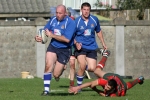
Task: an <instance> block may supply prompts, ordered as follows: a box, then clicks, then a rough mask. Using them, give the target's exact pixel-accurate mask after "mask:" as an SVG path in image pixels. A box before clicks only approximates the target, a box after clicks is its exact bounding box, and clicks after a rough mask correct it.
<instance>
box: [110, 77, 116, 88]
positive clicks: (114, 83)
mask: <svg viewBox="0 0 150 100" xmlns="http://www.w3.org/2000/svg"><path fill="white" fill-rule="evenodd" d="M108 85H110V86H111V87H112V88H116V87H117V82H116V81H115V80H114V79H110V80H109V81H108Z"/></svg>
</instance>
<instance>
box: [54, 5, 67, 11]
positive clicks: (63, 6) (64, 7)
mask: <svg viewBox="0 0 150 100" xmlns="http://www.w3.org/2000/svg"><path fill="white" fill-rule="evenodd" d="M58 7H62V8H63V9H64V11H65V12H66V6H65V5H62V4H60V5H58V6H57V7H56V9H57V8H58Z"/></svg>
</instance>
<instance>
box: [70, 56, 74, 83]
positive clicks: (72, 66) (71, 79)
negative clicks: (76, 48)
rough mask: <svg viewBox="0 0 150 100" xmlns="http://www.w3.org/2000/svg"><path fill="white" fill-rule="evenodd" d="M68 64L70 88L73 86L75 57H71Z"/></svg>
mask: <svg viewBox="0 0 150 100" xmlns="http://www.w3.org/2000/svg"><path fill="white" fill-rule="evenodd" d="M69 64H70V86H74V75H75V57H74V56H71V57H70V60H69Z"/></svg>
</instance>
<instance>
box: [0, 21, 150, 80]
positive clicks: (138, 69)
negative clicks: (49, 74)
mask: <svg viewBox="0 0 150 100" xmlns="http://www.w3.org/2000/svg"><path fill="white" fill-rule="evenodd" d="M45 24H46V21H45V20H44V19H42V18H37V19H36V20H35V21H33V22H23V21H17V22H14V21H8V22H5V21H1V22H0V36H1V37H0V78H16V77H21V72H22V71H29V72H30V73H31V74H32V75H34V76H37V77H42V75H43V71H44V65H45V60H44V59H45V51H46V48H47V46H48V43H49V42H47V43H46V45H43V44H40V43H37V42H35V40H34V36H35V35H36V33H37V31H38V29H39V28H41V27H43V26H44V25H45ZM100 24H101V28H102V31H103V35H104V39H105V42H106V44H107V47H108V49H110V51H111V56H110V57H109V58H108V61H107V63H106V67H105V69H104V70H105V71H106V72H114V73H118V74H120V75H123V76H133V78H136V77H138V76H140V75H143V76H144V77H145V78H147V79H150V75H149V72H150V67H149V65H150V53H149V49H150V46H149V44H150V41H149V38H150V33H149V29H150V21H126V20H124V19H122V18H116V19H114V20H113V21H112V22H100ZM49 41H50V40H49ZM97 42H98V44H99V47H101V43H100V41H99V40H98V39H97ZM100 58H101V55H99V54H98V61H99V60H100ZM68 73H69V66H68V68H67V70H66V71H65V72H64V74H63V75H62V76H61V77H68V76H69V75H68Z"/></svg>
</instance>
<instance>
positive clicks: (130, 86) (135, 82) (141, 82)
mask: <svg viewBox="0 0 150 100" xmlns="http://www.w3.org/2000/svg"><path fill="white" fill-rule="evenodd" d="M143 82H144V77H143V76H140V77H139V78H137V79H135V80H133V81H129V82H127V83H126V85H127V89H128V90H129V89H131V88H132V87H133V86H135V85H136V84H138V83H139V84H140V85H141V84H143Z"/></svg>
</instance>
